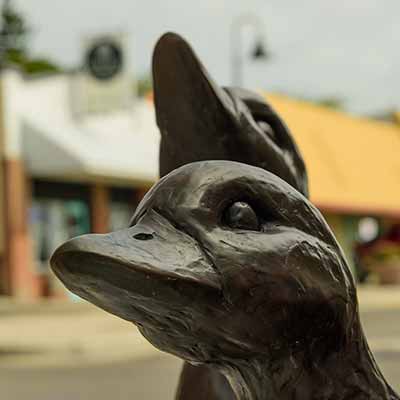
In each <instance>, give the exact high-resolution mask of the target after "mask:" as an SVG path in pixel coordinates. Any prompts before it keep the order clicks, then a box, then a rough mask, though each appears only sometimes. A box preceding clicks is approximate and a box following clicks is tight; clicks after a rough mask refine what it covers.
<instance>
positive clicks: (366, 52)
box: [14, 0, 400, 113]
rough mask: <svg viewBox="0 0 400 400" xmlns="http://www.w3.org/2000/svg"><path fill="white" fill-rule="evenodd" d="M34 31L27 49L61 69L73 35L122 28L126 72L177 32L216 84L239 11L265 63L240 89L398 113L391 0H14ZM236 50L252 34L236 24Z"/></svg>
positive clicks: (398, 43)
mask: <svg viewBox="0 0 400 400" xmlns="http://www.w3.org/2000/svg"><path fill="white" fill-rule="evenodd" d="M14 1H15V3H16V5H17V6H18V7H19V9H20V10H21V11H23V12H24V13H25V15H26V16H27V17H28V19H29V22H30V24H31V26H32V27H33V29H34V36H33V38H32V43H31V44H32V51H33V52H34V53H35V54H36V55H44V56H49V57H51V58H52V59H54V60H55V61H57V62H59V63H62V64H64V65H66V66H76V65H77V64H78V63H80V62H81V58H82V50H81V49H82V38H83V37H84V36H85V35H91V34H95V33H103V32H113V31H124V32H126V33H127V34H128V35H129V36H128V38H129V52H130V68H132V71H133V70H134V69H135V70H136V71H137V72H138V73H139V74H145V73H146V72H147V71H148V70H149V66H150V59H151V52H152V48H153V46H154V43H155V41H156V40H157V38H158V37H159V36H160V35H161V34H162V33H163V32H165V31H167V30H173V31H176V32H178V33H181V34H183V35H184V36H185V37H186V38H187V39H188V40H189V41H190V42H191V43H192V46H193V47H194V48H195V49H196V51H197V53H198V54H199V56H200V58H201V59H202V60H203V63H204V64H205V65H206V66H207V67H208V69H209V70H210V72H211V73H212V74H213V75H214V77H215V78H216V79H217V80H218V82H220V83H223V84H229V83H230V79H231V78H230V77H231V68H230V65H231V64H230V56H229V54H230V27H231V24H232V21H233V20H235V19H236V18H237V17H238V16H240V15H242V14H247V13H250V14H255V15H257V16H258V17H260V19H262V21H263V23H264V31H265V35H266V40H267V43H268V46H269V49H270V51H271V53H272V59H271V60H270V61H269V62H267V63H265V62H263V63H261V62H254V61H247V62H246V65H245V68H244V85H245V86H247V87H251V88H265V89H267V90H272V91H281V92H285V93H290V94H294V95H298V96H303V97H311V98H322V97H338V98H340V99H342V100H343V101H345V105H346V106H347V107H348V109H350V110H352V111H354V112H361V113H376V112H381V111H384V110H388V109H391V108H398V109H400V23H399V19H400V0H336V1H328V0H302V1H293V0H197V1H192V0H158V1H156V0H144V1H139V0H108V1H107V0H79V1H78V0H68V1H61V0H14ZM243 37H244V46H243V47H244V49H243V52H244V56H245V55H246V54H248V52H249V51H250V47H251V46H250V44H251V39H253V38H254V32H252V31H251V29H250V28H247V29H244V32H243Z"/></svg>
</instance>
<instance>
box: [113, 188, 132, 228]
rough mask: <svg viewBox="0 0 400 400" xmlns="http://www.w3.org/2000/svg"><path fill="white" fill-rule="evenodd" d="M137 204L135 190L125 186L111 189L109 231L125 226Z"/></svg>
mask: <svg viewBox="0 0 400 400" xmlns="http://www.w3.org/2000/svg"><path fill="white" fill-rule="evenodd" d="M136 206H137V201H136V196H135V191H134V190H133V189H127V188H112V189H111V205H110V231H116V230H119V229H123V228H126V227H127V226H128V224H129V221H130V219H131V218H132V215H133V213H134V212H135V209H136Z"/></svg>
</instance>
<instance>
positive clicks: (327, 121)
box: [266, 94, 400, 217]
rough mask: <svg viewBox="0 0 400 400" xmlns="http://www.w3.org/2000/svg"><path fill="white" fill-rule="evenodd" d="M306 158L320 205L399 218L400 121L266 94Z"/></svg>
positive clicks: (314, 198) (325, 207) (311, 191)
mask: <svg viewBox="0 0 400 400" xmlns="http://www.w3.org/2000/svg"><path fill="white" fill-rule="evenodd" d="M266 97H267V99H268V101H269V103H270V104H271V105H272V106H273V107H274V108H275V109H276V111H277V112H278V113H279V114H280V115H281V116H282V117H283V119H284V120H285V121H286V123H287V125H288V126H289V128H290V130H291V132H292V133H293V135H294V137H295V139H296V142H297V143H298V145H299V147H300V150H301V152H302V154H303V157H304V159H305V162H306V165H307V169H308V174H309V182H310V193H311V200H312V201H313V202H314V203H315V204H316V205H317V206H318V207H319V208H321V209H322V210H325V211H334V212H344V213H361V214H378V215H393V216H399V217H400V126H399V125H396V124H394V123H386V122H380V121H374V120H369V119H366V118H357V117H353V116H350V115H347V114H344V113H342V112H338V111H335V110H332V109H329V108H326V107H322V106H318V105H315V104H312V103H308V102H305V101H300V100H293V99H289V98H288V97H285V96H281V95H275V94H274V95H270V94H267V95H266Z"/></svg>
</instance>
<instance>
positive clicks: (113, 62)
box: [87, 41, 123, 80]
mask: <svg viewBox="0 0 400 400" xmlns="http://www.w3.org/2000/svg"><path fill="white" fill-rule="evenodd" d="M122 58H123V57H122V50H121V48H120V47H119V46H118V45H117V44H116V43H115V42H112V41H102V42H99V43H96V44H95V45H94V46H93V47H92V48H91V49H90V50H89V51H88V55H87V65H88V68H89V71H90V73H91V74H92V75H93V76H94V77H95V78H97V79H100V80H107V79H111V78H112V77H114V76H115V75H116V74H117V73H118V72H119V71H120V70H121V68H122V62H123V59H122Z"/></svg>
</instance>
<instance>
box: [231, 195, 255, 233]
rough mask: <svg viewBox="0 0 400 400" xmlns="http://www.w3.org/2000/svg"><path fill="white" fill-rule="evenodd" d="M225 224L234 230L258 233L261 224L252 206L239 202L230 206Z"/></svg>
mask: <svg viewBox="0 0 400 400" xmlns="http://www.w3.org/2000/svg"><path fill="white" fill-rule="evenodd" d="M224 220H225V223H226V224H227V225H228V226H230V227H231V228H233V229H246V230H251V231H258V230H259V229H260V223H259V221H258V217H257V215H256V213H255V212H254V210H253V209H252V208H251V206H250V205H249V204H247V203H245V202H243V201H237V202H236V203H233V204H232V205H231V206H229V207H228V208H227V209H226V210H225V213H224Z"/></svg>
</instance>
